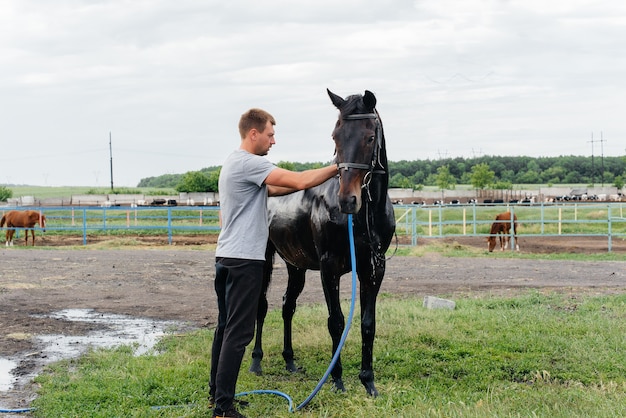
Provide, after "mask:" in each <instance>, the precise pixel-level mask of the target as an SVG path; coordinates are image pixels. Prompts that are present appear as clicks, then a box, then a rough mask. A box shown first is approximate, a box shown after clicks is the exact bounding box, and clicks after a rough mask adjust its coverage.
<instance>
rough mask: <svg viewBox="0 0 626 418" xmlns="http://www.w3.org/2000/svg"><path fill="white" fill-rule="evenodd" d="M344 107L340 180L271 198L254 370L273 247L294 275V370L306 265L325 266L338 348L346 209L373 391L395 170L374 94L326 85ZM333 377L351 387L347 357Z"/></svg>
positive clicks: (364, 376)
mask: <svg viewBox="0 0 626 418" xmlns="http://www.w3.org/2000/svg"><path fill="white" fill-rule="evenodd" d="M328 95H329V96H330V99H331V101H332V103H333V104H334V105H335V107H337V108H338V109H339V118H338V120H337V123H336V125H335V129H334V131H333V139H334V141H335V152H336V162H337V166H338V168H339V176H338V178H337V177H335V178H332V179H330V180H328V181H326V182H325V183H323V184H321V185H319V186H317V187H314V188H311V189H308V190H304V191H300V192H296V193H293V194H291V195H287V196H281V197H272V198H270V199H269V203H268V207H269V219H270V240H269V243H268V248H267V262H266V275H265V282H264V291H263V295H262V297H261V300H260V303H259V315H258V319H257V338H256V342H255V347H254V350H253V353H252V357H253V363H252V366H251V367H250V370H251V371H253V372H255V373H261V372H262V369H261V359H262V357H263V351H262V330H263V321H264V319H265V314H266V313H267V299H266V292H267V286H268V285H269V280H270V276H271V270H272V264H273V257H274V254H275V252H278V253H279V255H280V256H281V257H282V258H283V260H285V262H286V263H287V270H288V273H289V281H288V285H287V290H286V293H285V295H284V297H283V320H284V333H285V334H284V350H283V357H284V359H285V362H286V367H287V369H288V370H291V371H296V370H297V367H296V365H295V363H294V353H293V347H292V341H291V340H292V334H291V324H292V319H293V315H294V312H295V309H296V300H297V298H298V296H299V295H300V293H301V292H302V289H303V287H304V281H305V272H306V270H319V271H320V275H321V281H322V287H323V289H324V296H325V299H326V305H327V307H328V330H329V333H330V336H331V339H332V353H331V354H333V353H334V352H335V351H336V349H337V347H338V345H339V342H340V339H341V334H342V332H343V330H344V327H345V319H344V315H343V313H342V310H341V305H340V297H339V280H340V277H341V275H343V274H345V273H348V272H349V271H351V261H350V244H349V241H348V239H349V238H348V224H347V222H348V215H347V214H349V213H350V214H353V218H354V219H353V225H354V240H355V249H356V251H355V252H356V271H357V275H358V278H359V281H360V287H359V288H360V306H361V335H362V352H361V371H360V373H359V378H360V380H361V382H362V383H363V385H364V386H365V388H366V390H367V393H368V394H370V395H373V396H376V395H378V391H377V390H376V387H375V385H374V371H373V364H372V363H373V345H374V336H375V332H376V299H377V296H378V292H379V290H380V285H381V282H382V280H383V276H384V274H385V263H386V259H385V252H386V250H387V248H388V247H389V244H390V242H391V239H392V237H393V235H394V232H395V218H394V213H393V206H392V204H391V200H390V199H389V196H388V194H387V188H388V182H389V171H388V166H387V151H386V146H385V137H384V133H383V126H382V122H381V120H380V117H379V115H378V112H377V110H376V108H375V106H376V98H375V96H374V94H373V93H371V92H369V91H365V94H364V95H353V96H349V97H347V98H346V99H345V100H344V99H343V98H341V97H339V96H337V95H335V94H334V93H332V92H330V91H328ZM331 376H332V379H333V383H334V385H335V387H336V388H337V389H339V390H345V388H344V384H343V381H342V365H341V359H340V358H339V359H338V361H337V362H336V363H335V366H334V368H333V370H332V372H331Z"/></svg>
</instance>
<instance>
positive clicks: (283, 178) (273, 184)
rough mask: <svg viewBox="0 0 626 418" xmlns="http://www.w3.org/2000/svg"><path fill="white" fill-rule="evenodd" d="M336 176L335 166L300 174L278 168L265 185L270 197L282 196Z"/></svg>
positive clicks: (266, 179)
mask: <svg viewBox="0 0 626 418" xmlns="http://www.w3.org/2000/svg"><path fill="white" fill-rule="evenodd" d="M336 174H337V166H336V165H335V164H333V165H328V166H326V167H322V168H315V169H312V170H306V171H300V172H296V171H289V170H285V169H284V168H280V167H277V168H275V169H274V170H272V171H271V172H270V174H268V176H267V177H266V178H265V184H266V185H267V190H268V194H269V195H270V196H282V195H285V194H289V193H293V192H295V191H298V190H304V189H309V188H311V187H313V186H317V185H318V184H322V183H324V182H325V181H326V180H328V179H329V178H331V177H334V176H335V175H336Z"/></svg>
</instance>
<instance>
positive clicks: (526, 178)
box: [137, 155, 626, 192]
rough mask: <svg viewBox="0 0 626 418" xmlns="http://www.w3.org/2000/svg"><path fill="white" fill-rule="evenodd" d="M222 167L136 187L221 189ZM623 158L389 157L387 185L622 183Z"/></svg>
mask: <svg viewBox="0 0 626 418" xmlns="http://www.w3.org/2000/svg"><path fill="white" fill-rule="evenodd" d="M325 164H328V163H321V162H318V163H295V162H285V161H281V162H280V163H278V166H280V167H282V168H287V169H289V170H295V171H303V170H307V169H310V168H317V167H322V166H324V165H325ZM220 168H221V167H220V166H213V167H207V168H203V169H201V170H199V171H190V172H187V173H184V174H164V175H162V176H157V177H147V178H144V179H142V180H141V181H140V182H139V184H138V185H137V187H169V188H174V189H176V190H177V191H179V192H217V191H218V184H217V183H218V179H219V171H220ZM625 172H626V158H625V157H602V158H600V157H595V158H594V157H583V156H559V157H527V156H518V157H503V156H486V155H485V156H480V157H474V158H463V157H457V158H444V159H437V160H414V161H407V160H402V161H389V175H390V182H389V187H394V188H396V187H399V188H409V189H416V190H419V189H420V188H422V187H424V186H437V187H439V188H440V189H442V190H443V189H451V188H454V185H455V184H470V185H472V186H473V187H474V188H477V189H485V188H495V189H509V188H511V187H512V186H513V185H515V184H548V185H554V184H589V185H605V186H611V185H612V186H616V187H618V188H620V189H621V188H622V187H623V186H624V179H626V174H625Z"/></svg>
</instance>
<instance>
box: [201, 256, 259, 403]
mask: <svg viewBox="0 0 626 418" xmlns="http://www.w3.org/2000/svg"><path fill="white" fill-rule="evenodd" d="M263 264H264V262H263V261H259V260H243V259H237V258H217V259H216V262H215V293H217V307H218V311H219V314H218V318H217V328H216V329H215V337H214V339H213V348H212V350H211V380H210V381H209V394H210V395H211V396H213V397H214V398H215V410H216V411H217V412H219V413H222V412H224V411H227V410H228V409H230V408H231V407H232V406H233V399H234V397H235V386H236V385H237V377H238V376H239V369H240V367H241V362H242V360H243V355H244V353H245V350H246V346H247V345H248V344H249V343H250V341H252V338H253V337H254V327H255V321H256V314H257V306H258V304H259V297H260V294H261V286H262V282H263Z"/></svg>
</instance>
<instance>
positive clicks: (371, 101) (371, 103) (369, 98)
mask: <svg viewBox="0 0 626 418" xmlns="http://www.w3.org/2000/svg"><path fill="white" fill-rule="evenodd" d="M363 103H364V104H365V106H366V107H367V108H368V109H371V110H374V108H375V107H376V96H374V93H372V92H371V91H369V90H365V95H364V96H363Z"/></svg>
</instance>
